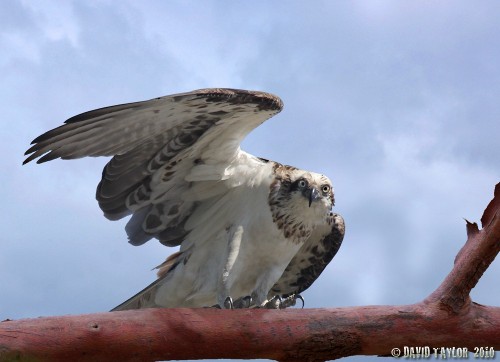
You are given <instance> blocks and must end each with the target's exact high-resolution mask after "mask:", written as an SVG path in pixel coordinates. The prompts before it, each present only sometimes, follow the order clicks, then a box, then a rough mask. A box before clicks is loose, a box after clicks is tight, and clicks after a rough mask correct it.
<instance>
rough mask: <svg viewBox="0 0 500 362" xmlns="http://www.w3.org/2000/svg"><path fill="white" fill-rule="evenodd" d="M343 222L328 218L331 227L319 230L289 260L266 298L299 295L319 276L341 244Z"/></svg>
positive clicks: (335, 216) (337, 216) (337, 215)
mask: <svg viewBox="0 0 500 362" xmlns="http://www.w3.org/2000/svg"><path fill="white" fill-rule="evenodd" d="M344 233H345V224H344V219H343V218H342V216H340V215H339V214H332V215H331V227H326V226H325V227H318V228H316V229H315V230H314V231H313V233H312V235H311V236H310V237H309V239H307V241H306V242H305V243H304V245H303V246H302V247H301V248H300V250H299V251H298V252H297V254H296V255H295V256H294V258H293V259H292V260H291V261H290V263H289V264H288V266H287V267H286V269H285V271H284V272H283V275H282V276H281V278H280V279H279V280H278V281H277V282H276V284H275V285H274V286H273V287H272V288H271V291H270V292H269V295H268V298H269V299H270V298H272V297H274V296H276V295H279V296H282V297H287V296H289V295H292V294H299V293H302V292H303V291H304V290H306V289H307V288H309V287H310V286H311V285H312V283H314V281H315V280H316V279H317V278H318V277H319V276H320V274H321V273H322V272H323V270H324V269H325V268H326V266H327V265H328V263H330V261H332V259H333V257H334V256H335V254H337V251H338V250H339V248H340V245H341V244H342V240H343V239H344Z"/></svg>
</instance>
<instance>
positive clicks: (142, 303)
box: [110, 279, 162, 312]
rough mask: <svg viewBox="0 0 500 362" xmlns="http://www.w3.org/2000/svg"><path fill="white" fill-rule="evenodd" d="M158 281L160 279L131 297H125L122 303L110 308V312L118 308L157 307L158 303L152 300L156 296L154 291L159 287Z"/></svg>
mask: <svg viewBox="0 0 500 362" xmlns="http://www.w3.org/2000/svg"><path fill="white" fill-rule="evenodd" d="M160 281H162V279H157V280H155V281H154V282H153V283H151V284H149V285H148V286H147V287H146V288H144V289H143V290H141V291H140V292H139V293H137V294H136V295H134V296H133V297H131V298H129V299H127V300H126V301H125V302H123V303H122V304H120V305H118V306H116V307H114V308H113V309H111V311H110V312H114V311H118V310H128V309H141V308H158V307H160V306H159V305H156V304H155V302H154V300H155V296H156V292H157V291H158V288H159V287H160V285H161V284H160Z"/></svg>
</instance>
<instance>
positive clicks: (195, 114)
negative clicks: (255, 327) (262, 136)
mask: <svg viewBox="0 0 500 362" xmlns="http://www.w3.org/2000/svg"><path fill="white" fill-rule="evenodd" d="M282 108H283V103H282V101H281V99H280V98H278V97H277V96H275V95H272V94H269V93H264V92H257V91H246V90H237V89H220V88H213V89H201V90H196V91H192V92H189V93H181V94H175V95H170V96H165V97H160V98H155V99H151V100H148V101H144V102H136V103H128V104H121V105H116V106H111V107H105V108H101V109H97V110H93V111H89V112H85V113H82V114H79V115H77V116H74V117H72V118H70V119H68V120H67V121H66V122H65V124H64V125H62V126H60V127H57V128H55V129H53V130H50V131H48V132H46V133H44V134H42V135H41V136H39V137H37V138H36V139H35V140H34V141H33V142H32V147H31V148H30V149H28V150H27V151H26V153H25V154H26V155H29V156H28V157H27V158H26V160H25V161H24V163H27V162H30V161H32V160H34V159H37V158H39V159H38V160H37V163H43V162H46V161H50V160H53V159H56V158H61V159H75V158H80V157H85V156H113V157H112V159H111V160H110V161H109V162H108V164H107V165H106V166H105V167H104V170H103V173H102V179H101V181H100V183H99V185H98V186H97V192H96V198H97V201H98V203H99V206H100V208H101V209H102V211H103V212H104V215H105V217H107V218H108V219H110V220H118V219H121V218H123V217H125V216H128V215H132V216H131V218H130V220H129V221H128V223H127V225H126V232H127V235H128V239H129V242H130V243H131V244H132V245H141V244H144V243H145V242H147V241H148V240H150V239H153V238H156V239H158V240H159V241H160V242H161V243H162V244H164V245H166V246H180V249H179V251H178V252H175V253H174V254H172V255H170V256H169V257H168V258H167V260H166V261H165V262H164V263H163V264H161V265H160V266H159V267H158V269H159V271H158V279H157V280H156V281H155V282H153V283H152V284H151V285H149V286H148V287H146V288H145V289H144V290H142V291H141V292H139V293H138V294H136V295H135V296H133V297H132V298H130V299H129V300H127V301H126V302H124V303H122V304H121V305H119V306H118V307H116V308H115V309H114V310H124V309H137V308H148V307H204V306H214V305H215V306H219V307H222V308H243V307H268V308H271V307H272V308H284V307H287V306H290V305H294V304H295V301H296V299H297V298H301V297H300V295H299V293H301V292H302V291H304V290H305V289H307V288H308V287H309V286H310V285H311V284H312V283H313V282H314V281H315V280H316V278H318V276H319V275H320V274H321V272H322V271H323V269H324V268H325V267H326V265H327V264H328V263H329V262H330V261H331V260H332V258H333V257H334V255H335V254H336V252H337V250H338V249H339V247H340V244H341V242H342V240H343V237H344V221H343V219H342V217H341V216H340V215H338V214H336V213H333V212H332V207H333V205H334V190H333V187H332V184H331V182H330V180H329V179H328V178H327V177H326V176H324V175H321V174H318V173H314V172H309V171H304V170H300V169H298V168H295V167H292V166H287V165H283V164H280V163H277V162H273V161H269V160H267V159H264V158H259V157H255V156H253V155H251V154H249V153H247V152H244V151H242V150H241V149H240V143H241V141H242V140H243V138H244V137H245V136H246V135H247V134H248V133H249V132H250V131H251V130H252V129H254V128H255V127H257V126H259V125H260V124H261V123H263V122H264V121H266V120H267V119H269V118H271V117H272V116H274V115H275V114H277V113H278V112H280V111H281V109H282Z"/></svg>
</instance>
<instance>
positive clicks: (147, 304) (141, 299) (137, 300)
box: [111, 251, 183, 312]
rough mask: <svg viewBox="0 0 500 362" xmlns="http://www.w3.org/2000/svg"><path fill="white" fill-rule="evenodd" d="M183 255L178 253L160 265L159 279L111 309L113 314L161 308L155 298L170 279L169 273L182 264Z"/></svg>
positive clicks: (158, 267)
mask: <svg viewBox="0 0 500 362" xmlns="http://www.w3.org/2000/svg"><path fill="white" fill-rule="evenodd" d="M182 256H183V253H182V252H180V251H178V252H176V253H173V254H172V255H170V256H169V257H168V258H167V260H165V261H164V262H163V263H162V264H160V265H158V266H157V267H156V268H155V269H158V279H157V280H155V281H154V282H152V283H151V284H149V285H148V286H147V287H146V288H144V289H143V290H141V291H140V292H139V293H137V294H136V295H134V296H133V297H131V298H129V299H127V300H126V301H125V302H123V303H122V304H120V305H118V306H116V307H114V308H113V309H111V312H114V311H118V310H128V309H141V308H160V307H161V306H160V305H157V304H156V303H155V297H156V293H157V291H158V289H159V288H160V286H161V284H162V283H163V282H165V278H167V277H168V275H169V274H168V273H169V272H170V271H171V270H173V269H175V267H176V266H177V264H178V263H179V262H180V260H181V257H182Z"/></svg>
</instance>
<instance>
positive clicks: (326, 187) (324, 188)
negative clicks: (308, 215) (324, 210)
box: [321, 185, 330, 195]
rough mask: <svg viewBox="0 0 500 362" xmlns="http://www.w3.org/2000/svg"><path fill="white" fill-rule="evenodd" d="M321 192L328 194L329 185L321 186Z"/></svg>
mask: <svg viewBox="0 0 500 362" xmlns="http://www.w3.org/2000/svg"><path fill="white" fill-rule="evenodd" d="M321 191H323V194H325V195H326V194H328V193H329V192H330V185H323V186H321Z"/></svg>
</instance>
